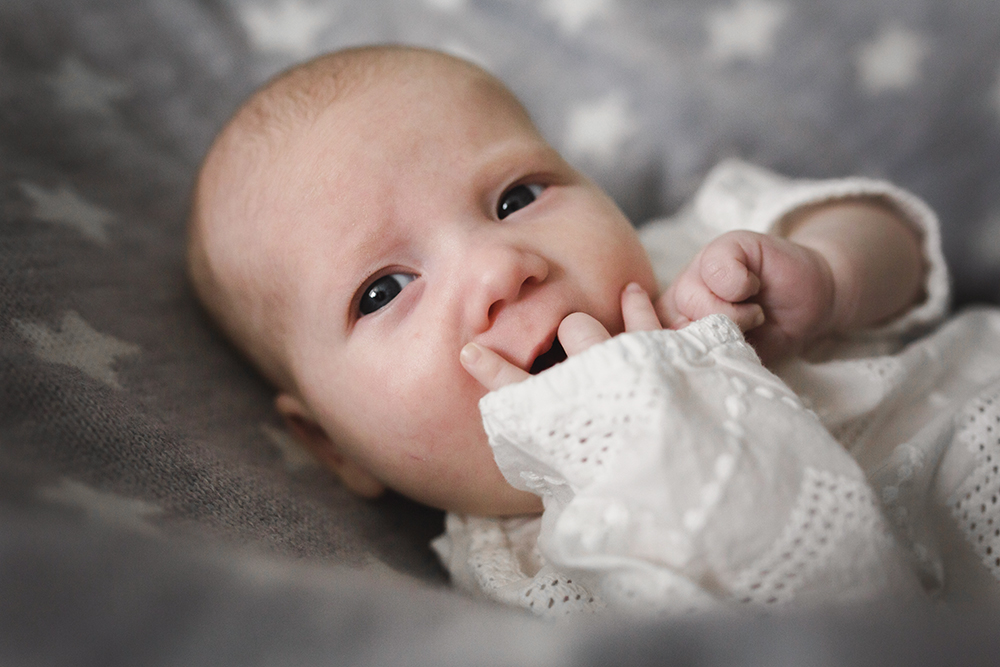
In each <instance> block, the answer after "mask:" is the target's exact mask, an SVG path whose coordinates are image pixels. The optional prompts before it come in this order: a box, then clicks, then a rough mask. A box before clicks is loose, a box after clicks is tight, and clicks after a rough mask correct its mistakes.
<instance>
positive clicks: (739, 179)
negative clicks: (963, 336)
mask: <svg viewBox="0 0 1000 667" xmlns="http://www.w3.org/2000/svg"><path fill="white" fill-rule="evenodd" d="M854 197H878V198H880V199H882V200H883V201H885V202H886V203H888V204H889V205H891V206H893V207H894V208H895V209H896V210H897V211H898V212H899V213H900V214H901V215H902V216H903V217H904V219H905V220H906V221H907V222H909V224H910V225H911V226H912V228H913V230H914V231H915V232H916V233H917V235H918V236H919V238H920V240H921V248H922V250H923V254H924V261H925V263H926V267H927V268H926V279H925V283H924V294H925V298H924V299H923V301H921V302H920V303H919V304H917V305H916V306H914V307H913V308H911V309H910V310H909V311H907V312H905V313H904V314H902V315H901V316H900V317H898V318H896V319H894V320H892V321H890V322H888V323H886V324H884V325H882V326H879V327H876V328H873V329H869V330H866V331H863V332H859V336H860V337H864V338H867V337H882V336H898V335H901V334H905V333H907V332H909V331H913V330H917V329H920V328H924V327H926V326H927V325H929V324H932V323H935V322H937V321H939V320H940V319H941V318H942V317H943V316H944V315H945V314H946V313H947V311H948V307H949V301H950V285H949V279H948V270H947V265H946V264H945V259H944V253H943V252H942V248H941V230H940V226H939V223H938V219H937V216H936V215H935V214H934V211H933V210H931V208H930V207H929V206H927V204H925V203H924V202H923V201H922V200H921V199H919V198H918V197H916V196H914V195H913V194H912V193H910V192H907V191H906V190H904V189H902V188H900V187H897V186H895V185H893V184H892V183H888V182H886V181H881V180H877V179H871V178H861V177H851V178H841V179H824V180H808V179H789V178H785V177H783V176H779V175H778V174H775V173H773V172H771V171H768V170H766V169H763V168H761V167H757V166H754V165H751V164H748V163H746V162H742V161H740V160H735V159H733V160H726V161H724V162H722V163H720V164H719V165H718V166H716V167H715V168H714V169H713V170H712V171H711V172H710V173H709V175H708V176H707V177H706V179H705V182H704V183H703V184H702V186H701V189H700V190H699V191H698V194H697V195H696V196H695V200H694V212H695V216H696V217H697V219H698V222H699V223H700V224H701V225H704V226H705V227H707V228H710V229H712V231H713V232H714V234H715V235H718V234H722V233H725V232H728V231H734V230H739V229H744V230H750V231H755V232H760V233H762V234H778V235H780V234H782V232H783V230H782V228H781V226H782V224H783V223H784V221H786V220H787V219H788V217H789V214H790V213H792V212H793V211H795V210H797V209H801V208H802V207H805V206H811V205H814V204H820V203H823V202H829V201H834V200H838V199H850V198H854Z"/></svg>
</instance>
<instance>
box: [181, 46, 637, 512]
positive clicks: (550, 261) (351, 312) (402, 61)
mask: <svg viewBox="0 0 1000 667" xmlns="http://www.w3.org/2000/svg"><path fill="white" fill-rule="evenodd" d="M188 254H189V262H190V272H191V276H192V279H193V282H194V284H195V287H196V290H197V292H198V295H199V297H200V298H201V300H202V302H203V303H204V304H205V306H206V308H207V309H208V311H209V312H210V313H211V315H212V316H213V317H214V318H215V319H216V321H217V322H218V323H219V325H220V326H221V328H222V329H223V331H224V332H225V333H226V334H227V335H228V336H229V337H230V338H231V339H232V340H233V342H234V343H235V344H236V345H237V346H238V347H239V348H240V349H241V350H242V351H243V352H245V353H246V354H247V355H248V356H249V357H250V359H251V360H252V361H253V362H254V363H255V364H256V365H257V367H258V368H259V369H260V370H261V371H262V372H263V373H264V374H265V375H266V376H267V377H268V378H269V379H270V380H271V381H273V382H274V384H275V385H276V386H277V388H278V392H279V395H278V397H277V399H276V405H277V408H278V411H279V412H280V413H281V414H282V416H283V417H284V418H285V420H286V422H287V423H288V425H289V427H290V429H291V430H292V432H293V433H294V434H295V435H296V436H297V437H298V438H300V439H301V440H303V441H304V442H305V443H306V444H307V445H308V446H309V447H310V448H311V449H312V450H313V451H314V452H315V453H316V454H317V456H318V457H319V458H320V459H321V460H322V461H324V462H325V463H326V464H328V465H329V466H330V467H331V468H332V469H333V470H334V471H335V472H336V473H337V474H338V475H339V476H340V477H341V479H342V480H343V481H344V483H345V484H346V485H347V486H348V487H349V488H350V489H352V490H353V491H355V492H357V493H359V494H361V495H364V496H370V497H371V496H376V495H378V494H379V493H381V492H382V491H383V490H384V489H385V488H386V487H388V488H392V489H394V490H396V491H398V492H400V493H402V494H404V495H406V496H409V497H410V498H413V499H415V500H418V501H420V502H423V503H426V504H429V505H432V506H435V507H439V508H443V509H448V510H453V511H460V512H469V513H474V514H492V515H503V514H517V513H524V512H532V511H537V510H539V509H540V507H541V505H540V502H539V500H538V498H536V497H535V496H533V495H531V494H528V493H525V492H523V491H519V490H516V489H514V488H513V487H511V486H510V485H509V484H508V483H507V482H506V481H505V480H504V479H503V476H502V475H501V474H500V471H499V469H498V468H497V466H496V464H495V462H494V460H493V455H492V451H491V450H490V448H489V445H488V444H487V440H486V435H485V433H484V431H483V427H482V422H481V420H480V415H479V411H478V406H477V403H478V400H479V399H480V398H481V397H482V396H483V394H484V393H485V392H486V390H485V389H484V388H483V387H482V386H481V385H480V384H479V383H478V382H476V381H475V380H474V379H473V378H472V377H471V376H470V375H469V374H468V373H466V372H465V370H464V369H463V368H462V366H461V363H460V362H459V352H460V351H461V349H462V347H463V346H464V345H465V344H466V343H469V342H472V341H475V342H477V343H480V344H481V345H484V346H486V347H488V348H490V349H492V350H494V351H496V352H497V353H499V354H500V355H501V356H503V357H505V358H506V359H507V360H509V361H510V362H512V363H514V364H515V365H517V366H519V367H521V368H523V369H525V370H529V369H533V366H534V369H533V370H535V371H537V370H538V367H539V365H540V364H536V363H535V360H536V359H537V358H538V357H539V356H540V355H542V354H543V353H544V352H546V351H547V350H548V349H549V348H550V347H552V344H553V341H554V339H555V335H556V329H557V327H558V326H559V323H560V322H561V321H562V319H563V318H564V317H565V316H566V315H568V314H569V313H571V312H575V311H583V312H586V313H589V314H590V315H592V316H594V317H595V318H597V319H598V320H599V321H601V322H602V323H603V324H604V326H605V327H606V328H607V329H608V330H609V331H610V332H611V333H612V334H615V333H618V332H621V331H622V330H623V324H622V318H621V311H620V300H619V299H620V294H621V291H622V289H623V288H624V287H625V285H626V284H628V283H629V282H631V281H635V282H638V283H639V284H641V285H642V286H643V287H645V288H646V289H647V290H649V291H650V292H651V293H653V292H654V291H655V281H654V278H653V273H652V269H651V268H650V265H649V260H648V258H647V256H646V254H645V251H644V250H643V248H642V246H641V245H640V243H639V241H638V238H637V236H636V234H635V231H634V229H633V227H632V225H631V224H630V223H629V222H628V220H626V218H625V217H624V216H623V215H622V213H621V212H620V211H619V210H618V208H617V207H616V206H615V204H614V203H613V202H612V201H611V200H610V199H609V198H608V197H607V196H606V195H605V194H604V193H603V192H602V191H601V190H600V189H599V188H598V187H597V186H596V185H594V184H593V183H592V182H591V181H589V180H587V179H586V178H584V177H583V176H581V175H580V174H579V173H577V172H576V171H575V170H573V169H572V168H571V167H570V166H569V165H568V164H567V163H566V162H565V161H563V159H562V158H561V157H560V156H559V155H558V154H557V153H556V152H555V151H554V150H553V149H552V148H551V147H550V146H549V145H548V144H547V143H546V142H545V140H544V139H543V138H542V137H541V135H540V134H539V133H538V131H537V130H536V129H535V127H534V125H533V124H532V122H531V120H530V118H529V117H528V115H527V113H526V112H525V110H524V109H523V108H522V107H521V105H520V104H519V103H518V101H517V100H516V99H515V98H514V96H513V95H512V94H511V93H510V92H509V91H508V90H507V89H506V88H505V87H504V86H503V85H502V84H501V83H500V82H499V81H497V80H496V79H495V78H493V77H492V76H490V75H489V74H487V73H486V72H484V71H483V70H481V69H479V68H478V67H476V66H474V65H471V64H469V63H467V62H464V61H461V60H458V59H456V58H452V57H450V56H446V55H443V54H440V53H435V52H430V51H425V50H419V49H411V48H402V47H372V48H364V49H352V50H348V51H342V52H339V53H335V54H331V55H327V56H324V57H321V58H318V59H316V60H313V61H311V62H308V63H306V64H304V65H301V66H299V67H296V68H295V69H293V70H290V71H289V72H286V73H285V74H282V75H281V76H279V77H277V78H276V79H275V80H273V81H271V82H270V83H268V84H267V85H265V86H264V87H263V88H262V89H261V90H260V91H258V92H257V93H256V94H255V95H254V96H253V97H252V98H251V99H250V100H249V101H248V102H247V103H246V104H244V105H243V107H242V108H241V109H240V110H239V111H238V112H237V113H236V115H235V116H234V117H233V119H232V120H231V121H230V122H229V124H228V125H227V126H226V128H225V129H224V130H223V131H222V133H221V134H220V135H219V137H218V138H217V139H216V141H215V143H214V145H213V146H212V148H211V150H210V151H209V154H208V156H207V157H206V159H205V162H204V165H203V167H202V170H201V173H200V175H199V178H198V183H197V187H196V189H195V195H194V200H193V206H192V215H191V221H190V238H189V252H188Z"/></svg>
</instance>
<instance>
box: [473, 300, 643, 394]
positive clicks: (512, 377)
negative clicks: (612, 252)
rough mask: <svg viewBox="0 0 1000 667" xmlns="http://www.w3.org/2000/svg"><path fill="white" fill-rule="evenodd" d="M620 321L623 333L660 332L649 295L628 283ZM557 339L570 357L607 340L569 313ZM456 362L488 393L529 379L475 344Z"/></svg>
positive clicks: (598, 327) (594, 324) (589, 321)
mask: <svg viewBox="0 0 1000 667" xmlns="http://www.w3.org/2000/svg"><path fill="white" fill-rule="evenodd" d="M622 319H623V320H624V321H625V331H653V330H655V329H662V328H663V326H662V325H661V324H660V320H659V318H658V317H657V316H656V310H655V309H654V308H653V303H652V301H650V299H649V294H647V293H646V291H645V290H643V289H642V288H641V287H640V286H639V285H637V284H636V283H629V284H628V286H626V287H625V289H624V290H623V291H622ZM557 336H558V337H559V342H560V343H561V344H562V346H563V349H564V350H565V351H566V355H567V356H570V357H572V356H573V355H575V354H579V353H580V352H583V351H584V350H586V349H587V348H589V347H590V346H591V345H596V344H597V343H602V342H604V341H606V340H608V339H609V338H611V334H610V333H608V330H607V329H605V328H604V325H603V324H601V323H600V322H599V321H597V320H596V319H595V318H593V317H591V316H590V315H587V314H586V313H570V314H569V315H567V316H566V317H564V318H563V321H562V322H561V323H560V324H559V331H558V332H557ZM459 359H460V360H461V362H462V366H464V367H465V370H466V371H468V372H469V374H470V375H471V376H472V377H474V378H476V380H478V381H479V383H480V384H481V385H483V386H484V387H486V389H488V390H489V391H494V390H496V389H499V388H501V387H504V386H506V385H508V384H513V383H514V382H521V381H522V380H525V379H527V378H528V377H530V375H529V374H528V373H527V371H524V370H522V369H520V368H518V367H517V366H515V365H514V364H512V363H510V362H509V361H507V360H506V359H504V358H503V357H501V356H500V355H499V354H497V353H496V352H494V351H493V350H490V349H489V348H486V347H483V346H482V345H479V344H477V343H469V344H467V345H466V346H465V347H463V348H462V352H461V355H460V357H459Z"/></svg>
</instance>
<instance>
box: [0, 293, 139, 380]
mask: <svg viewBox="0 0 1000 667" xmlns="http://www.w3.org/2000/svg"><path fill="white" fill-rule="evenodd" d="M14 326H15V327H16V328H17V329H18V331H20V333H21V335H22V336H24V338H25V339H27V340H28V341H30V342H31V343H32V345H34V348H35V356H37V357H38V358H39V359H41V360H42V361H47V362H49V363H53V364H63V365H65V366H72V367H73V368H76V369H79V370H80V371H82V372H83V373H85V374H86V375H88V376H90V377H92V378H94V379H95V380H97V381H99V382H103V383H104V384H106V385H108V386H109V387H113V388H115V389H121V384H120V383H119V382H118V376H117V375H116V374H115V372H114V370H113V369H112V368H111V366H112V365H113V364H114V363H115V361H116V360H117V359H118V358H119V357H125V356H130V355H134V354H138V353H139V351H140V348H139V346H138V345H135V344H134V343H126V342H125V341H121V340H118V339H117V338H115V337H114V336H109V335H108V334H102V333H100V332H99V331H95V330H94V329H93V328H92V327H91V326H90V325H89V324H87V322H85V321H84V319H83V318H82V317H80V315H79V314H78V313H76V312H75V311H72V310H71V311H69V312H67V313H66V314H65V315H63V318H62V322H61V323H60V324H59V328H58V329H56V330H52V329H50V328H48V327H47V326H45V325H44V324H36V323H34V322H24V321H22V320H14Z"/></svg>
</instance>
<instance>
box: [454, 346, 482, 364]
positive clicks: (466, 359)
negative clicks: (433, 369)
mask: <svg viewBox="0 0 1000 667" xmlns="http://www.w3.org/2000/svg"><path fill="white" fill-rule="evenodd" d="M482 356H483V349H482V348H481V347H479V346H478V345H476V344H475V343H469V344H467V345H466V346H465V347H463V348H462V352H461V353H460V355H459V358H460V360H461V362H462V365H463V366H471V365H473V364H475V363H476V362H477V361H479V358H480V357H482Z"/></svg>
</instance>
